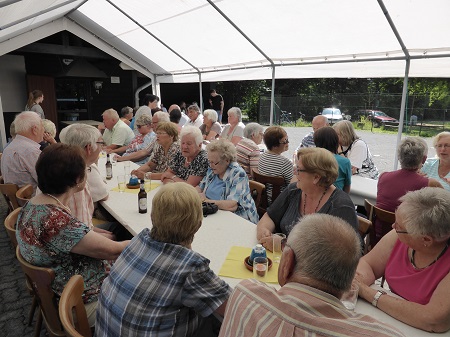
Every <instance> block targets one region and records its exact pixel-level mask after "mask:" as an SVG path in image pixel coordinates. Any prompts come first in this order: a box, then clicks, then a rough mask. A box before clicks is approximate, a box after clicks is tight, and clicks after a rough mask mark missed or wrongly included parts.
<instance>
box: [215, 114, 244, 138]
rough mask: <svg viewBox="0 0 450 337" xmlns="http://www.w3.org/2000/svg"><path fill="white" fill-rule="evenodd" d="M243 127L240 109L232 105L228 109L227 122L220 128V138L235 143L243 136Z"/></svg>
mask: <svg viewBox="0 0 450 337" xmlns="http://www.w3.org/2000/svg"><path fill="white" fill-rule="evenodd" d="M244 127H245V125H244V124H243V123H242V112H241V109H239V108H237V107H233V108H231V109H230V110H228V124H227V125H225V127H224V129H223V130H222V134H221V135H220V138H222V139H226V140H229V141H230V142H232V143H233V144H234V145H236V144H237V143H239V142H240V141H241V140H242V138H244Z"/></svg>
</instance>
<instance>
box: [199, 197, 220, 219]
mask: <svg viewBox="0 0 450 337" xmlns="http://www.w3.org/2000/svg"><path fill="white" fill-rule="evenodd" d="M202 208H203V216H204V217H207V216H208V215H209V214H214V213H216V212H217V211H218V210H219V207H218V206H217V205H216V204H213V203H212V202H205V201H203V202H202Z"/></svg>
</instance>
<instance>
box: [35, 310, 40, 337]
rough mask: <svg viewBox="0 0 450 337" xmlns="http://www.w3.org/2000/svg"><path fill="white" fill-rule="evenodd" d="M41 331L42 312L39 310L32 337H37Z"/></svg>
mask: <svg viewBox="0 0 450 337" xmlns="http://www.w3.org/2000/svg"><path fill="white" fill-rule="evenodd" d="M41 329H42V312H41V310H40V309H39V314H38V318H37V321H36V325H35V326H34V337H39V336H40V334H41Z"/></svg>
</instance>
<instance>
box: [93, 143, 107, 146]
mask: <svg viewBox="0 0 450 337" xmlns="http://www.w3.org/2000/svg"><path fill="white" fill-rule="evenodd" d="M95 144H101V145H103V146H104V145H106V143H105V142H95Z"/></svg>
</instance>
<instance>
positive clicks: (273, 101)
mask: <svg viewBox="0 0 450 337" xmlns="http://www.w3.org/2000/svg"><path fill="white" fill-rule="evenodd" d="M274 103H275V67H272V90H271V93H270V119H269V125H272V124H273V115H274V106H275V104H274Z"/></svg>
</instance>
